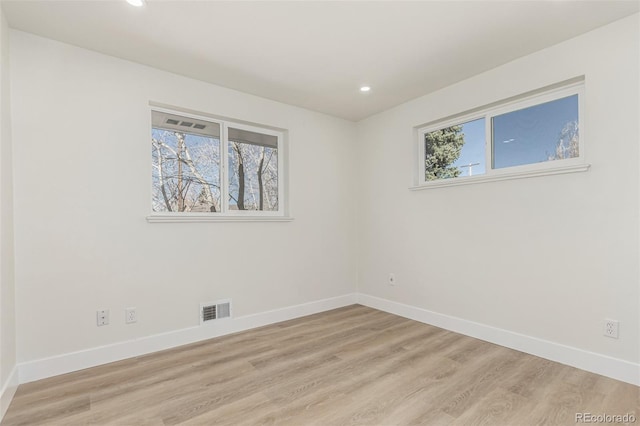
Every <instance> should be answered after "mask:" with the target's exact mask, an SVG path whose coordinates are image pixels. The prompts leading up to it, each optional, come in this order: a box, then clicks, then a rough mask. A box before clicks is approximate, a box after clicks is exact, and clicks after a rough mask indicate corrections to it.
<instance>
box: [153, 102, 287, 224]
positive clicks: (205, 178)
mask: <svg viewBox="0 0 640 426" xmlns="http://www.w3.org/2000/svg"><path fill="white" fill-rule="evenodd" d="M151 118H152V120H151V121H152V128H151V147H152V156H151V161H152V199H151V205H152V210H153V212H154V213H156V214H161V215H172V216H182V217H184V216H188V215H191V216H193V217H198V218H201V217H203V215H208V216H210V217H216V216H218V217H229V216H273V215H276V216H282V215H283V213H284V211H283V200H282V197H283V184H282V182H283V170H282V164H283V142H282V140H283V134H282V132H277V131H273V130H271V129H265V128H260V127H257V126H247V125H244V124H239V123H233V122H227V121H223V120H213V119H210V118H206V117H198V116H193V115H190V114H189V115H187V114H183V113H177V112H173V111H166V110H153V111H151ZM178 221H179V220H178Z"/></svg>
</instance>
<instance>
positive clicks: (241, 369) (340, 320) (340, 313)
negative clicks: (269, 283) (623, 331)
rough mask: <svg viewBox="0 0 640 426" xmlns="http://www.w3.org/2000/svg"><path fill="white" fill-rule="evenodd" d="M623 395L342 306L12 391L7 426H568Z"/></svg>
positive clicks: (610, 408)
mask: <svg viewBox="0 0 640 426" xmlns="http://www.w3.org/2000/svg"><path fill="white" fill-rule="evenodd" d="M581 412H590V413H593V414H615V415H617V414H620V415H624V414H632V415H634V416H635V417H636V418H637V419H640V390H639V388H638V387H637V386H633V385H629V384H627V383H622V382H619V381H616V380H613V379H609V378H606V377H602V376H598V375H596V374H592V373H588V372H586V371H582V370H578V369H575V368H572V367H568V366H565V365H561V364H558V363H554V362H552V361H548V360H544V359H541V358H538V357H535V356H532V355H528V354H524V353H522V352H518V351H514V350H510V349H507V348H504V347H501V346H497V345H493V344H490V343H487V342H483V341H480V340H477V339H473V338H471V337H467V336H462V335H459V334H456V333H453V332H450V331H446V330H443V329H440V328H437V327H432V326H429V325H425V324H421V323H418V322H415V321H412V320H408V319H406V318H401V317H397V316H394V315H391V314H387V313H384V312H381V311H377V310H375V309H371V308H367V307H364V306H360V305H352V306H348V307H345V308H340V309H336V310H333V311H328V312H323V313H320V314H316V315H311V316H308V317H304V318H298V319H294V320H290V321H285V322H282V323H278V324H273V325H270V326H266V327H260V328H257V329H254V330H250V331H246V332H241V333H235V334H231V335H227V336H222V337H219V338H216V339H211V340H208V341H204V342H198V343H195V344H192V345H187V346H183V347H179V348H174V349H170V350H166V351H161V352H157V353H154V354H149V355H145V356H140V357H136V358H132V359H128V360H123V361H119V362H116V363H112V364H107V365H103V366H99V367H95V368H90V369H87V370H83V371H78V372H74V373H70V374H65V375H62V376H58V377H52V378H49V379H45V380H41V381H38V382H33V383H28V384H24V385H21V386H19V388H18V390H17V392H16V395H15V397H14V399H13V401H12V403H11V405H10V407H9V409H8V411H7V413H6V415H5V417H4V419H3V421H2V426H14V425H51V426H75V425H100V426H102V425H116V426H120V425H122V426H128V425H136V426H137V425H149V426H151V425H153V426H156V425H162V426H167V425H189V426H200V425H201V426H205V425H258V424H259V425H293V426H303V425H318V426H320V425H322V426H333V425H336V426H337V425H438V426H459V425H496V426H499V425H510V426H528V425H574V424H575V415H576V413H581Z"/></svg>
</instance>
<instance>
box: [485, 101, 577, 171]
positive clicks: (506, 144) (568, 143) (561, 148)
mask: <svg viewBox="0 0 640 426" xmlns="http://www.w3.org/2000/svg"><path fill="white" fill-rule="evenodd" d="M492 122H493V161H492V163H493V164H492V166H493V168H494V169H500V168H504V167H512V166H520V165H523V164H534V163H542V162H545V161H553V160H561V159H565V158H574V157H578V156H579V155H580V153H579V148H578V145H579V131H578V130H579V126H578V95H573V96H569V97H566V98H562V99H558V100H555V101H551V102H546V103H543V104H540V105H535V106H532V107H529V108H524V109H521V110H517V111H513V112H509V113H507V114H502V115H497V116H495V117H493V121H492Z"/></svg>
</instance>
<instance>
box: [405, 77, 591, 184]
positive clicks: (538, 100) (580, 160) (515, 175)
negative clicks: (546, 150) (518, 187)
mask: <svg viewBox="0 0 640 426" xmlns="http://www.w3.org/2000/svg"><path fill="white" fill-rule="evenodd" d="M574 95H577V96H578V125H579V129H580V138H579V141H578V150H579V156H578V157H575V158H565V159H562V160H553V161H543V162H538V163H530V164H523V165H518V166H511V167H503V168H499V169H494V168H493V165H492V162H493V161H492V160H493V155H494V141H493V118H494V117H496V116H499V115H503V114H507V113H510V112H514V111H518V110H522V109H525V108H529V107H533V106H536V105H541V104H545V103H547V102H552V101H555V100H559V99H562V98H566V97H569V96H574ZM478 119H484V120H485V156H484V161H485V173H484V174H482V175H474V176H458V177H455V178H448V179H438V180H426V164H425V148H426V147H425V142H424V141H425V135H426V134H428V133H430V132H434V131H437V130H441V129H444V128H447V127H450V126H456V125H462V124H465V123H467V122H470V121H473V120H478ZM414 129H415V132H416V133H417V144H418V146H417V154H418V164H417V171H418V176H417V179H416V181H417V185H415V186H413V187H411V188H410V189H428V188H437V187H443V186H457V185H465V184H474V183H481V182H491V181H498V180H508V179H519V178H528V177H535V176H545V175H552V174H564V173H573V172H582V171H586V170H588V169H589V167H590V165H589V164H587V163H586V156H585V133H586V132H585V120H584V81H583V80H581V81H578V82H574V83H571V84H564V85H562V86H561V87H556V88H553V89H546V90H544V89H543V90H539V91H537V92H536V93H533V94H528V95H523V96H519V97H517V98H516V99H512V100H508V101H502V102H499V103H496V104H492V105H491V106H485V107H481V108H479V109H477V110H474V111H473V112H468V113H462V114H459V115H456V116H455V117H450V118H445V119H442V120H437V121H435V122H432V123H431V124H427V125H423V126H417V127H416V128H414ZM416 181H414V183H415V182H416Z"/></svg>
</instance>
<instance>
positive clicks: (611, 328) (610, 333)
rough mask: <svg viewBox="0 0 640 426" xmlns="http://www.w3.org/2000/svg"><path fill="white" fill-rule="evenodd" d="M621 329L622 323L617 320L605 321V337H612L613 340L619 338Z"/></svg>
mask: <svg viewBox="0 0 640 426" xmlns="http://www.w3.org/2000/svg"><path fill="white" fill-rule="evenodd" d="M619 328H620V322H619V321H617V320H612V319H606V320H604V335H605V336H607V337H611V338H612V339H617V338H618V329H619Z"/></svg>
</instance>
